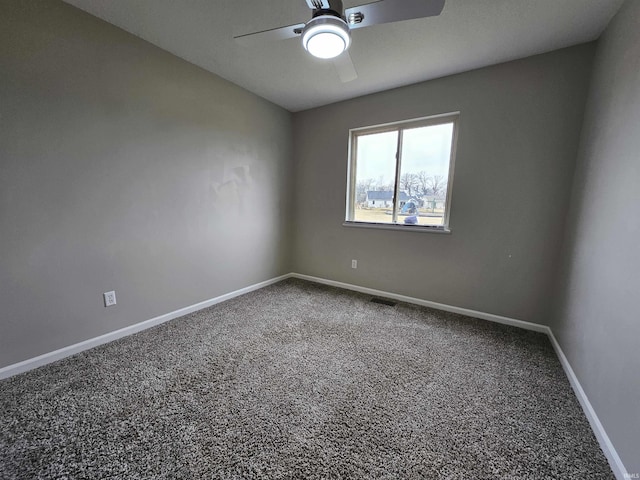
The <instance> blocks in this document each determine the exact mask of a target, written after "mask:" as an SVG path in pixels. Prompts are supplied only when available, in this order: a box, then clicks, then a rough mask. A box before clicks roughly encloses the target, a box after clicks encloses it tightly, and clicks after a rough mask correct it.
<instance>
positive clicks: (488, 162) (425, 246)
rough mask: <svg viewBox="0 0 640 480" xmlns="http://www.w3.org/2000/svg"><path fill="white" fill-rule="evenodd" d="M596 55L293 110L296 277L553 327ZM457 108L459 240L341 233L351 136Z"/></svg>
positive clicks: (566, 56) (569, 53)
mask: <svg viewBox="0 0 640 480" xmlns="http://www.w3.org/2000/svg"><path fill="white" fill-rule="evenodd" d="M594 48H595V46H594V44H587V45H582V46H578V47H572V48H569V49H564V50H560V51H556V52H553V53H548V54H545V55H539V56H535V57H530V58H527V59H524V60H519V61H515V62H510V63H506V64H501V65H497V66H493V67H489V68H484V69H481V70H476V71H472V72H468V73H463V74H460V75H456V76H452V77H447V78H443V79H440V80H434V81H429V82H425V83H421V84H416V85H413V86H409V87H404V88H400V89H396V90H390V91H387V92H383V93H378V94H374V95H370V96H366V97H361V98H358V99H355V100H350V101H346V102H341V103H337V104H334V105H329V106H327V107H323V108H318V109H314V110H308V111H305V112H301V113H297V114H295V115H294V159H295V169H296V171H295V192H296V193H295V198H296V213H295V228H294V242H295V244H294V252H295V255H294V270H295V271H296V272H299V273H303V274H308V275H314V276H318V277H324V278H327V279H332V280H338V281H342V282H347V283H353V284H356V285H361V286H366V287H370V288H377V289H381V290H385V291H389V292H394V293H398V294H403V295H409V296H412V297H417V298H420V299H424V300H430V301H435V302H440V303H445V304H449V305H453V306H457V307H464V308H470V309H474V310H479V311H482V312H486V313H492V314H497V315H504V316H508V317H512V318H516V319H519V320H525V321H532V322H537V323H543V324H546V323H547V322H548V315H549V312H550V298H551V295H552V292H553V289H552V288H553V283H554V282H553V280H554V278H555V274H556V264H557V261H558V255H559V247H560V243H561V242H560V241H559V239H560V238H562V232H563V222H564V218H565V214H566V208H567V205H568V200H569V196H570V189H569V188H568V187H567V186H568V185H571V180H572V176H573V171H574V165H575V159H576V152H577V145H578V142H579V134H580V126H581V125H582V118H583V111H584V103H585V99H586V95H587V90H588V84H589V75H590V70H591V63H592V57H593V51H594ZM453 111H460V112H461V115H460V125H459V139H458V148H457V158H456V167H455V178H454V182H453V199H452V210H451V219H450V227H451V230H452V233H451V234H450V235H444V234H435V233H416V232H406V231H405V232H398V231H389V230H372V229H363V228H353V227H343V226H342V222H343V220H344V215H345V195H346V185H347V181H346V179H347V161H348V158H347V156H348V152H347V151H348V135H349V129H350V128H356V127H363V126H367V125H376V124H381V123H386V122H393V121H397V120H404V119H410V118H417V117H423V116H428V115H434V114H439V113H447V112H453ZM351 259H358V269H357V270H352V269H351Z"/></svg>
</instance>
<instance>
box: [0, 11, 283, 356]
mask: <svg viewBox="0 0 640 480" xmlns="http://www.w3.org/2000/svg"><path fill="white" fill-rule="evenodd" d="M291 144H292V139H291V115H290V114H289V113H288V112H286V111H285V110H283V109H281V108H279V107H276V106H274V105H272V104H270V103H268V102H266V101H265V100H263V99H260V98H258V97H256V96H255V95H253V94H250V93H248V92H246V91H244V90H242V89H240V88H239V87H237V86H235V85H233V84H231V83H229V82H227V81H225V80H222V79H221V78H219V77H216V76H215V75H212V74H210V73H208V72H205V71H203V70H201V69H199V68H197V67H195V66H193V65H191V64H189V63H187V62H185V61H183V60H180V59H178V58H176V57H174V56H172V55H171V54H169V53H167V52H164V51H162V50H160V49H158V48H156V47H154V46H152V45H150V44H148V43H146V42H144V41H142V40H140V39H138V38H136V37H134V36H132V35H130V34H128V33H125V32H124V31H122V30H119V29H117V28H115V27H113V26H111V25H109V24H107V23H105V22H102V21H100V20H98V19H96V18H94V17H91V16H89V15H88V14H86V13H83V12H81V11H80V10H77V9H75V8H74V7H71V6H69V5H66V4H63V3H62V2H44V1H34V0H15V1H5V2H2V3H1V4H0V232H1V234H0V286H1V288H0V306H1V309H0V367H2V366H6V365H8V364H12V363H15V362H18V361H21V360H24V359H27V358H31V357H34V356H37V355H39V354H42V353H45V352H49V351H52V350H55V349H58V348H61V347H64V346H67V345H70V344H73V343H76V342H79V341H82V340H85V339H88V338H92V337H95V336H97V335H100V334H104V333H106V332H109V331H113V330H116V329H118V328H122V327H125V326H128V325H131V324H135V323H138V322H140V321H144V320H147V319H150V318H153V317H155V316H157V315H160V314H165V313H167V312H170V311H173V310H176V309H178V308H181V307H184V306H187V305H191V304H194V303H197V302H200V301H203V300H206V299H209V298H212V297H215V296H218V295H221V294H224V293H227V292H229V291H233V290H236V289H238V288H242V287H246V286H248V285H251V284H254V283H257V282H260V281H263V280H266V279H269V278H272V277H275V276H277V275H280V274H283V273H286V272H289V271H290V265H289V261H288V259H289V248H288V245H289V244H288V242H289V240H288V239H289V238H290V232H289V223H288V222H289V221H290V219H289V217H290V215H288V208H289V205H290V204H291V201H290V194H291V187H292V184H291V179H292V178H291V174H290V171H291ZM109 290H116V294H117V299H118V305H117V306H115V307H110V308H104V307H103V303H102V293H103V292H105V291H109Z"/></svg>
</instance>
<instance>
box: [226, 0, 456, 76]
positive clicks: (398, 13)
mask: <svg viewBox="0 0 640 480" xmlns="http://www.w3.org/2000/svg"><path fill="white" fill-rule="evenodd" d="M305 1H306V2H307V5H308V6H309V8H310V9H311V10H312V11H313V14H312V17H311V20H309V21H308V22H307V23H298V24H295V25H288V26H286V27H280V28H273V29H271V30H263V31H260V32H254V33H248V34H246V35H239V36H237V37H234V38H235V40H237V41H238V42H239V43H241V44H243V45H252V44H253V45H255V44H260V43H264V42H268V41H273V40H285V39H287V38H294V37H297V36H301V38H302V46H303V47H304V49H305V50H306V51H307V52H309V53H310V54H311V55H313V56H315V57H318V58H322V59H333V62H334V65H335V66H336V69H337V70H338V75H339V76H340V80H342V81H343V82H349V81H351V80H354V79H355V78H357V76H358V75H357V74H356V70H355V67H354V66H353V62H352V61H351V57H350V56H349V52H348V49H349V46H350V45H351V30H354V29H357V28H363V27H369V26H371V25H378V24H381V23H391V22H400V21H402V20H411V19H413V18H423V17H432V16H436V15H440V13H441V12H442V9H443V8H444V2H445V0H379V1H374V2H372V3H367V4H365V5H359V6H357V7H352V8H347V9H346V10H345V9H344V8H343V6H342V0H305Z"/></svg>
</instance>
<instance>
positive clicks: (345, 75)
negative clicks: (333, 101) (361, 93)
mask: <svg viewBox="0 0 640 480" xmlns="http://www.w3.org/2000/svg"><path fill="white" fill-rule="evenodd" d="M333 65H335V67H336V71H337V72H338V76H339V77H340V80H341V81H342V83H347V82H351V81H352V80H355V79H356V78H358V73H357V72H356V67H355V66H354V65H353V60H351V55H349V51H348V50H347V51H345V52H342V53H341V54H340V55H339V56H337V57H336V58H334V59H333Z"/></svg>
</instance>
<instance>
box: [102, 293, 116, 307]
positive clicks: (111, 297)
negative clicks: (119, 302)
mask: <svg viewBox="0 0 640 480" xmlns="http://www.w3.org/2000/svg"><path fill="white" fill-rule="evenodd" d="M102 296H103V297H104V306H105V307H111V306H113V305H115V304H116V292H115V291H113V290H112V291H111V292H105V293H103V294H102Z"/></svg>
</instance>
